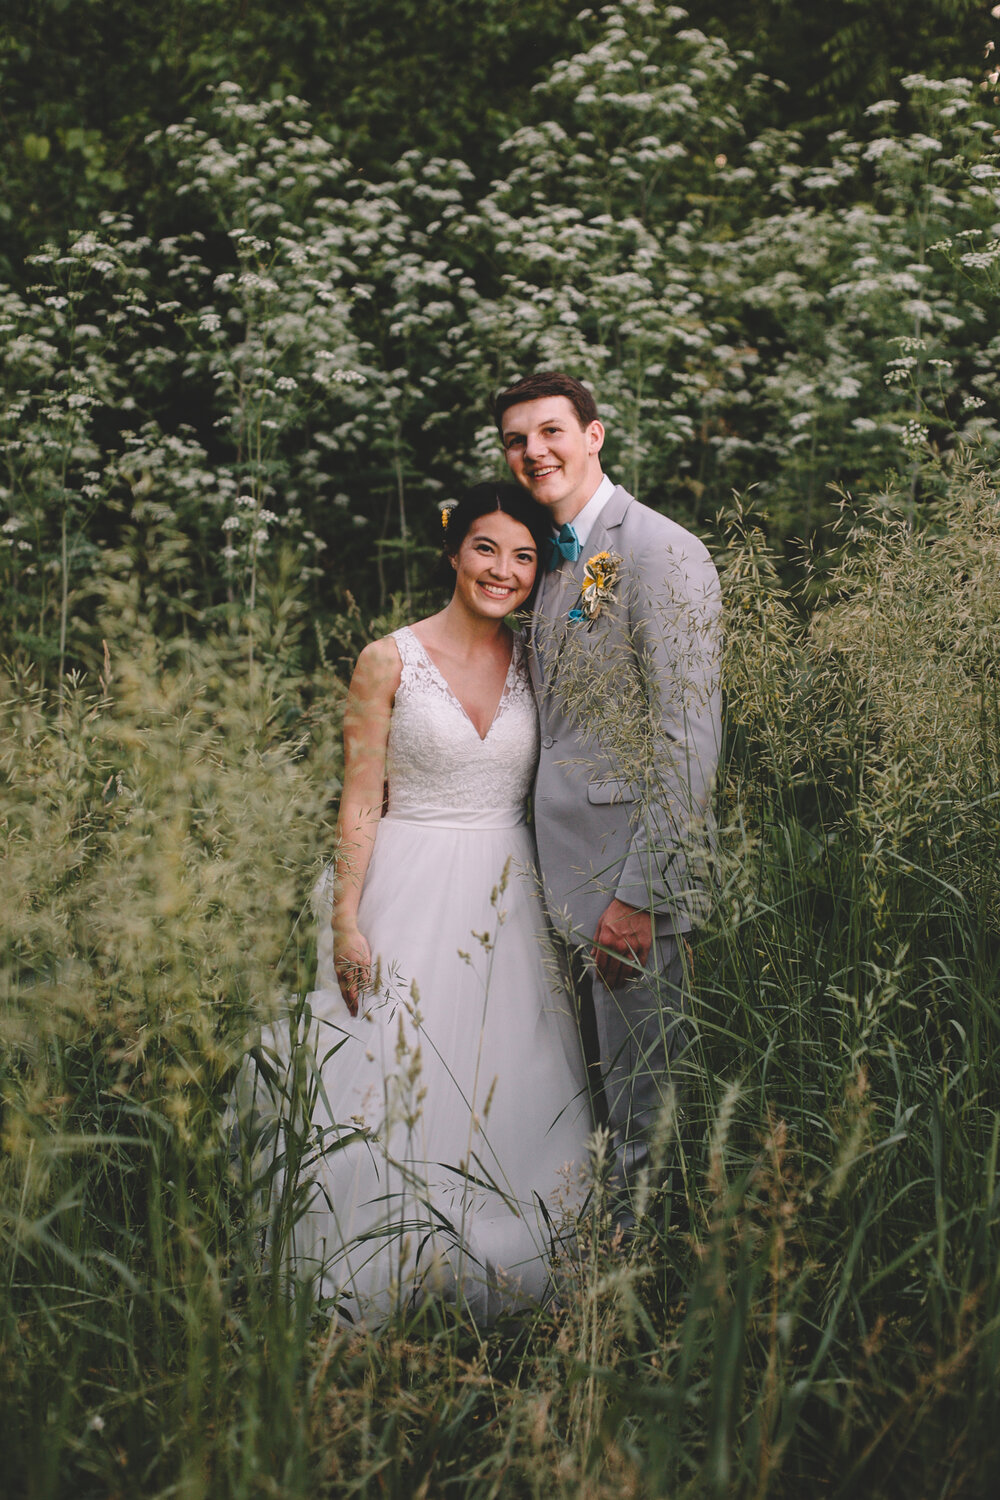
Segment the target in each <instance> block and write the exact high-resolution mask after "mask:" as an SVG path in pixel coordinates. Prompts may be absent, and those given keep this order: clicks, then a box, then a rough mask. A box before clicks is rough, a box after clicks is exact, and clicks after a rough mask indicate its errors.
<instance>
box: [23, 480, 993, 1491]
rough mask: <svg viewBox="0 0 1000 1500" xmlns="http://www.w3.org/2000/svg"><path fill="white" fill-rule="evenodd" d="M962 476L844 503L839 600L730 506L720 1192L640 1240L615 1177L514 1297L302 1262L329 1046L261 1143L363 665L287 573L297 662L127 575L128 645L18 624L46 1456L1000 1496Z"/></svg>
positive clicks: (984, 856) (559, 1481)
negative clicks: (68, 642)
mask: <svg viewBox="0 0 1000 1500" xmlns="http://www.w3.org/2000/svg"><path fill="white" fill-rule="evenodd" d="M935 483H936V485H937V488H938V496H937V499H936V501H935V502H934V505H933V507H932V514H931V515H930V516H929V519H928V521H927V523H926V524H925V525H923V526H920V527H914V526H913V525H912V524H911V523H910V522H909V521H908V519H907V517H906V515H905V507H896V506H894V504H893V500H892V497H891V496H888V495H887V496H883V497H882V498H881V500H880V503H879V505H878V506H877V507H872V508H869V509H868V510H863V509H852V508H851V507H850V506H849V505H848V503H847V502H846V501H845V509H844V512H843V525H844V537H843V546H842V548H841V552H840V555H839V557H838V559H837V561H836V563H831V568H830V571H829V574H828V581H827V584H826V586H825V591H824V598H823V599H822V601H821V602H819V603H817V604H816V605H814V606H813V608H812V609H811V610H810V611H809V612H808V613H803V612H802V611H801V610H797V609H795V608H794V607H793V601H792V600H790V599H789V597H788V596H787V594H786V593H785V591H784V589H783V587H782V585H781V583H780V581H779V578H778V575H777V570H776V567H775V559H774V558H773V556H772V555H771V553H770V552H769V549H768V546H767V543H766V541H765V539H764V536H763V533H762V532H761V530H760V528H759V526H758V525H757V524H756V522H755V520H754V517H753V515H752V513H750V512H748V511H746V510H745V509H744V508H743V507H736V508H734V510H733V511H732V512H731V514H730V516H729V518H728V531H727V536H726V541H725V545H724V546H723V547H722V548H721V549H720V556H719V561H720V565H721V567H722V570H723V578H724V587H725V591H726V617H727V645H726V684H727V735H728V740H727V750H726V763H725V774H724V776H723V778H722V781H721V785H720V789H719V799H720V809H721V811H722V815H723V838H722V845H721V850H720V857H719V864H718V869H717V903H716V909H715V913H714V915H713V917H712V920H711V922H710V925H709V926H708V928H707V929H706V930H705V931H704V933H703V934H702V935H701V937H700V940H699V942H698V944H697V948H696V952H695V959H694V966H693V973H692V976H691V986H690V988H691V1006H692V1017H693V1023H694V1026H695V1029H696V1046H695V1061H694V1062H693V1064H692V1066H691V1068H690V1075H689V1077H688V1079H687V1081H686V1083H685V1091H684V1096H683V1104H682V1107H681V1108H680V1109H679V1110H678V1111H677V1113H676V1115H674V1116H673V1117H671V1118H669V1119H665V1120H664V1122H663V1132H664V1138H663V1151H664V1158H665V1160H666V1161H667V1162H668V1163H669V1165H670V1166H671V1167H672V1169H673V1170H672V1173H671V1178H670V1181H671V1192H672V1194H673V1197H674V1200H675V1201H674V1203H673V1204H672V1206H671V1211H670V1213H669V1214H668V1217H667V1228H666V1229H665V1230H663V1231H662V1232H660V1233H659V1234H657V1235H653V1236H652V1237H649V1238H647V1239H646V1240H644V1241H642V1242H641V1243H639V1244H637V1245H635V1246H632V1247H630V1248H629V1249H628V1250H627V1252H626V1251H625V1250H623V1248H622V1247H621V1246H620V1245H619V1244H618V1243H617V1242H616V1240H615V1238H614V1235H613V1233H612V1231H611V1226H610V1223H609V1222H608V1220H607V1219H606V1217H605V1216H604V1214H603V1210H602V1206H601V1202H600V1199H599V1198H597V1199H595V1201H594V1203H593V1205H592V1208H591V1211H590V1212H589V1213H588V1215H587V1217H586V1220H585V1222H584V1223H583V1224H582V1226H581V1231H580V1240H579V1246H578V1252H577V1255H576V1257H575V1258H574V1259H573V1260H572V1262H571V1264H569V1265H568V1266H567V1267H565V1268H564V1272H563V1276H564V1288H563V1295H562V1297H561V1299H560V1302H559V1304H558V1306H556V1307H553V1308H549V1309H545V1310H541V1311H538V1312H536V1313H534V1314H532V1315H528V1316H525V1317H524V1318H523V1319H521V1320H519V1321H517V1322H516V1323H512V1324H510V1325H508V1326H500V1327H497V1328H496V1329H494V1330H492V1331H490V1332H488V1333H477V1332H476V1330H475V1329H474V1328H473V1327H472V1326H471V1325H470V1324H469V1323H468V1322H467V1321H463V1318H462V1317H461V1315H460V1314H459V1313H455V1312H454V1310H452V1311H451V1312H446V1311H445V1310H442V1309H438V1310H435V1309H434V1308H429V1309H426V1310H425V1311H424V1312H423V1313H422V1314H421V1315H420V1316H419V1317H417V1316H414V1317H413V1318H412V1320H410V1321H409V1322H407V1321H406V1320H402V1321H401V1322H400V1323H399V1325H398V1326H393V1327H392V1328H390V1329H387V1330H383V1331H382V1332H381V1333H377V1334H376V1333H358V1332H351V1331H350V1330H347V1331H345V1330H342V1329H338V1327H337V1325H336V1324H335V1323H334V1322H332V1321H331V1317H330V1313H329V1309H323V1308H321V1307H318V1306H317V1305H316V1304H315V1302H314V1299H313V1297H312V1294H311V1290H310V1287H309V1286H308V1285H295V1284H293V1283H292V1282H291V1281H290V1280H289V1279H288V1278H287V1277H286V1275H285V1274H284V1271H283V1267H282V1259H281V1254H280V1251H277V1250H275V1251H274V1253H272V1254H271V1256H270V1257H266V1258H265V1256H264V1255H263V1253H262V1247H263V1238H264V1230H265V1228H266V1229H267V1234H268V1238H269V1240H270V1243H271V1244H272V1246H280V1245H281V1244H283V1243H285V1242H286V1239H287V1234H288V1231H289V1229H290V1226H291V1225H292V1224H293V1223H294V1219H295V1215H296V1213H297V1211H298V1210H299V1208H300V1206H301V1202H302V1186H303V1182H304V1181H305V1179H306V1177H307V1170H306V1166H305V1164H306V1162H307V1159H308V1154H309V1141H308V1129H307V1125H306V1121H307V1118H308V1109H309V1100H308V1096H309V1090H310V1086H311V1085H310V1078H309V1073H308V1068H307V1067H304V1068H303V1069H302V1070H301V1071H300V1076H299V1085H300V1086H301V1091H302V1094H301V1099H299V1101H298V1113H296V1101H295V1100H292V1101H290V1108H289V1120H290V1129H289V1132H288V1134H287V1136H285V1137H283V1138H282V1139H281V1140H280V1141H278V1142H276V1143H275V1146H274V1149H273V1150H272V1151H271V1152H270V1153H268V1152H267V1151H264V1152H258V1153H257V1154H256V1155H255V1156H253V1157H252V1158H251V1155H250V1153H249V1152H246V1151H245V1152H244V1153H243V1157H242V1159H241V1158H238V1157H234V1156H233V1153H232V1144H231V1138H230V1128H229V1117H228V1115H227V1106H228V1101H229V1096H230V1090H231V1088H232V1082H233V1078H234V1074H235V1070H236V1069H237V1067H238V1066H239V1064H240V1062H241V1060H242V1058H243V1057H244V1056H245V1054H246V1052H247V1050H248V1048H250V1047H251V1046H253V1045H254V1041H255V1037H258V1034H259V1033H258V1028H259V1023H260V1020H261V1017H266V1015H267V1014H268V1011H269V1007H270V1006H271V1005H273V1003H274V1002H275V1000H276V999H277V997H278V996H279V995H281V994H286V995H287V994H290V993H294V992H299V993H301V992H303V991H304V990H305V989H307V988H308V984H309V981H310V977H311V965H312V963H313V958H314V935H313V921H312V915H311V912H310V910H309V905H308V896H309V892H310V889H311V886H312V884H313V881H314V879H315V876H316V874H317V872H318V870H319V868H320V866H321V863H322V861H323V860H324V858H325V857H326V856H327V855H328V854H329V850H330V845H331V838H332V817H333V814H334V810H335V806H336V791H337V784H338V782H337V776H338V764H339V759H338V758H339V749H338V743H337V715H338V706H339V704H340V703H341V702H342V699H343V692H344V686H343V676H342V674H341V673H340V671H339V668H338V665H337V664H336V663H330V664H327V665H324V666H318V667H317V668H316V670H315V671H314V672H312V673H311V674H310V675H308V676H306V675H304V674H302V673H301V672H300V673H296V672H295V671H294V670H293V669H292V665H291V657H290V656H289V651H290V645H291V638H292V637H294V631H291V630H289V628H288V626H287V621H285V620H283V618H282V612H281V610H280V608H274V610H273V611H272V613H271V614H270V616H267V615H266V614H265V612H263V611H262V612H261V614H260V618H259V620H258V621H257V639H256V649H255V652H254V656H253V659H252V660H251V659H250V658H249V656H248V654H247V651H246V643H245V641H243V640H242V639H241V640H237V641H236V642H235V643H231V642H227V641H226V640H225V639H224V638H219V639H216V640H214V641H212V642H198V643H194V642H191V641H187V642H184V641H183V640H179V639H175V640H172V641H158V640H156V639H154V638H151V637H150V636H148V635H147V636H144V635H143V633H142V627H141V622H140V620H139V619H138V618H137V617H136V616H135V615H134V614H130V612H129V608H128V601H127V599H122V598H116V599H114V600H109V601H108V602H109V606H110V607H111V608H112V609H113V614H114V622H115V630H114V635H113V639H110V640H109V641H108V656H107V660H106V662H105V665H104V667H103V668H102V671H101V674H100V676H99V678H98V680H96V681H94V680H92V679H90V678H89V677H86V676H83V677H81V678H80V679H79V680H77V681H73V682H71V683H69V684H67V685H66V686H65V687H64V690H63V692H62V693H61V694H60V693H58V692H57V691H55V690H54V689H42V688H40V687H39V686H38V685H37V682H35V681H34V680H33V679H32V675H31V674H30V673H29V672H27V671H24V672H21V673H15V672H14V671H13V670H12V669H11V668H10V667H8V669H7V672H6V674H5V677H4V683H3V687H4V691H3V695H2V696H3V762H2V764H3V775H4V787H5V808H4V825H3V828H4V840H5V847H4V856H5V857H4V861H3V865H2V876H0V878H2V881H3V892H2V909H3V912H4V917H5V922H4V947H3V1022H2V1025H3V1031H2V1037H0V1041H2V1057H3V1100H4V1124H3V1146H4V1153H3V1165H2V1173H3V1175H2V1195H3V1196H2V1203H3V1210H2V1212H3V1218H2V1225H3V1236H2V1255H3V1270H4V1282H5V1296H4V1312H3V1332H2V1360H3V1373H4V1379H3V1382H2V1392H3V1394H2V1396H0V1401H2V1403H3V1418H2V1430H3V1432H4V1448H5V1473H6V1479H5V1488H6V1492H7V1493H9V1494H11V1495H14V1494H19V1495H22V1494H23V1495H26V1496H32V1497H42V1496H52V1497H55V1496H63V1495H70V1494H73V1495H77V1496H82V1495H88V1496H89V1495H93V1496H98V1495H100V1496H106V1495H137V1494H142V1495H164V1496H166V1495H175V1494H181V1495H185V1496H202V1495H204V1496H216V1495H219V1496H251V1495H253V1496H256V1495H261V1496H265V1495H281V1496H289V1497H291V1496H298V1495H302V1496H305V1495H317V1494H323V1495H327V1494H328V1495H331V1496H332V1495H354V1494H358V1495H366V1496H367V1495H371V1496H375V1495H393V1496H399V1497H403V1496H407V1497H408V1496H413V1495H418V1494H419V1495H428V1496H430V1495H462V1496H470V1497H471V1496H477V1497H478V1496H487V1495H531V1496H535V1495H538V1496H541V1495H546V1496H548V1495H553V1494H558V1495H565V1496H567V1497H568V1496H578V1495H591V1496H604V1495H607V1496H612V1495H619V1494H631V1495H636V1496H645V1495H650V1496H654V1495H655V1496H661V1495H662V1496H675V1495H692V1496H694V1495H698V1496H701V1495H706V1496H708V1495H712V1496H723V1495H725V1496H732V1495H747V1496H750V1495H754V1496H764V1495H768V1496H795V1495H801V1494H802V1493H803V1492H805V1490H806V1489H807V1488H808V1489H809V1490H810V1491H812V1492H816V1493H824V1494H831V1495H834V1494H835V1495H845V1496H846V1495H865V1496H874V1495H879V1496H881V1495H885V1496H894V1495H904V1494H906V1495H928V1496H929V1495H942V1496H943V1495H948V1496H965V1495H968V1496H981V1495H985V1494H987V1493H989V1490H990V1484H991V1477H993V1476H995V1474H996V1472H997V1462H998V1457H1000V1446H998V1410H997V1407H998V1399H1000V1398H998V1382H997V1374H998V1369H1000V1272H998V1264H1000V1263H998V1255H997V1251H998V1235H1000V1186H998V1182H997V1149H998V1142H1000V1109H998V1099H1000V1093H998V1076H997V1075H998V1068H1000V1063H998V1061H997V1058H998V1046H997V1043H998V1005H997V999H998V993H1000V988H998V962H1000V943H998V936H1000V935H998V923H997V889H996V883H997V858H996V848H997V841H998V836H1000V780H998V777H1000V714H998V697H997V683H998V679H997V643H998V640H1000V582H998V580H1000V509H998V505H997V494H996V490H995V488H994V487H993V485H992V481H991V478H990V476H989V475H987V474H986V473H984V472H983V470H982V469H981V468H980V467H977V465H976V464H975V463H974V462H970V461H968V460H964V459H963V460H956V461H955V462H954V463H953V464H951V465H950V466H948V467H946V468H943V469H939V470H938V472H937V473H936V475H929V476H928V477H927V485H928V487H931V486H932V485H933V484H935ZM388 623H391V621H386V620H385V619H383V620H381V621H379V620H373V621H371V622H370V624H371V629H372V631H373V632H375V633H377V632H379V631H381V630H383V629H384V628H386V625H387V624H388ZM349 625H350V626H351V627H352V628H353V629H354V630H357V629H358V628H360V627H359V625H358V622H357V621H356V620H355V621H353V622H352V621H345V622H344V629H345V633H346V632H347V628H348V626H349ZM108 628H109V629H110V628H111V627H110V623H109V626H108ZM296 1119H298V1121H299V1128H298V1129H296V1126H295V1122H296ZM279 1167H280V1171H278V1168H279ZM276 1172H277V1175H275V1174H276Z"/></svg>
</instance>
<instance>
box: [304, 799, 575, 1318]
mask: <svg viewBox="0 0 1000 1500" xmlns="http://www.w3.org/2000/svg"><path fill="white" fill-rule="evenodd" d="M487 823H488V820H487ZM331 895H332V892H330V891H329V889H328V890H327V893H326V900H325V902H321V905H322V906H325V911H322V912H321V913H320V950H319V971H318V975H317V985H318V988H317V989H316V990H315V991H313V992H312V993H311V994H310V995H309V996H308V997H307V1003H308V1006H309V1007H310V1009H311V1028H312V1031H311V1041H312V1047H311V1054H312V1055H314V1056H315V1059H316V1063H317V1066H316V1071H315V1079H314V1088H313V1100H312V1104H311V1111H312V1125H313V1128H314V1132H315V1140H316V1143H317V1149H316V1152H315V1158H314V1161H313V1164H312V1167H311V1181H312V1186H311V1189H310V1191H311V1200H310V1203H309V1207H308V1209H307V1211H306V1212H305V1213H304V1214H303V1215H302V1216H301V1217H300V1218H299V1220H298V1223H297V1226H296V1229H295V1235H294V1252H293V1253H294V1258H295V1260H296V1263H297V1264H298V1266H299V1267H300V1268H301V1269H304V1270H311V1271H312V1272H314V1273H315V1274H316V1275H318V1277H319V1281H320V1286H321V1289H322V1291H323V1293H324V1294H325V1295H326V1296H328V1297H330V1298H331V1299H333V1301H334V1302H335V1304H336V1306H337V1309H338V1311H339V1313H340V1314H341V1316H343V1317H344V1318H346V1319H349V1320H357V1321H363V1322H366V1323H369V1324H371V1323H375V1322H379V1321H381V1320H383V1319H384V1318H385V1317H386V1316H388V1315H389V1314H390V1313H391V1312H392V1311H393V1309H394V1308H396V1307H399V1306H403V1305H413V1304H415V1303H418V1302H420V1301H421V1300H422V1299H424V1298H425V1297H427V1296H434V1297H439V1298H444V1299H450V1300H455V1301H456V1302H459V1303H461V1304H462V1305H464V1306H465V1307H466V1308H467V1309H468V1311H469V1312H471V1314H472V1315H473V1316H474V1317H475V1318H476V1319H477V1321H478V1322H480V1323H488V1322H490V1321H491V1320H492V1319H493V1318H495V1317H496V1316H497V1315H498V1314H499V1313H500V1312H501V1311H504V1310H512V1309H516V1308H517V1307H519V1306H522V1305H525V1304H529V1303H532V1302H537V1301H539V1300H541V1299H543V1298H544V1296H545V1295H546V1291H547V1288H548V1286H549V1284H550V1275H551V1267H552V1260H553V1255H554V1253H555V1250H556V1247H557V1245H558V1244H559V1243H560V1241H561V1240H562V1239H563V1237H564V1236H566V1235H567V1233H569V1232H571V1229H570V1226H571V1223H572V1217H573V1214H574V1211H575V1210H576V1209H577V1208H578V1207H579V1203H580V1201H581V1198H582V1195H583V1193H584V1191H585V1186H586V1162H587V1150H586V1144H585V1142H586V1138H587V1135H588V1133H589V1130H590V1116H589V1108H588V1104H587V1097H586V1088H585V1082H584V1069H583V1062H582V1056H581V1050H580V1042H579V1036H578V1030H577V1025H576V1022H575V1019H574V1016H573V1013H572V1007H571V1002H570V1000H569V998H568V996H567V993H566V990H565V988H564V986H563V984H562V981H561V977H560V974H559V972H558V969H557V966H556V962H555V958H554V955H553V953H552V951H551V948H550V946H549V942H548V938H547V935H546V929H545V921H544V916H543V911H542V906H541V901H540V898H539V895H538V890H537V875H536V872H535V866H534V849H533V844H532V840H531V835H530V832H529V830H528V829H527V828H526V827H525V826H524V825H523V824H519V825H517V826H506V827H499V828H497V827H491V826H482V824H478V823H477V824H476V825H474V826H447V827H442V826H435V825H434V824H428V823H427V822H423V821H407V820H406V819H405V818H399V817H393V816H391V815H390V816H389V817H387V818H385V819H383V821H382V823H381V824H380V825H379V829H378V834H377V837H376V842H375V847H374V850H373V853H372V859H371V863H370V865H369V869H368V873H367V877H366V880H365V885H364V891H363V895H362V899H361V904H360V908H359V919H358V926H359V928H360V930H361V931H362V932H363V933H364V934H365V936H366V937H367V938H368V941H369V943H370V945H371V949H372V954H373V957H374V973H373V983H372V987H371V990H370V991H369V993H368V994H366V996H365V997H364V999H363V1002H362V1005H361V1008H360V1013H359V1015H358V1016H357V1017H352V1016H351V1015H350V1013H349V1012H348V1010H347V1007H346V1005H345V1004H344V1001H343V999H342V997H341V995H340V991H339V989H338V987H337V985H336V981H335V978H334V975H333V962H332V957H333V955H332V943H331V941H330V939H329V936H328V928H329V909H330V907H329V902H330V897H331Z"/></svg>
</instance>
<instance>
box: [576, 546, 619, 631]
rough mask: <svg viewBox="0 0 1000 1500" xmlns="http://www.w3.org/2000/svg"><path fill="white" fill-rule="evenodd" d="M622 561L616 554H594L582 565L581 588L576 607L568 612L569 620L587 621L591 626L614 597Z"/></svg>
mask: <svg viewBox="0 0 1000 1500" xmlns="http://www.w3.org/2000/svg"><path fill="white" fill-rule="evenodd" d="M621 571H622V559H621V558H620V557H619V556H618V553H617V552H595V554H594V556H593V557H588V558H587V561H586V562H585V563H584V565H583V586H582V588H581V589H580V597H579V599H578V600H577V602H576V605H575V607H574V608H573V609H571V610H570V612H569V617H570V619H571V620H588V621H589V622H590V624H591V625H593V623H594V621H595V620H596V619H597V617H598V615H599V614H600V613H601V610H602V609H603V608H604V606H605V605H606V604H608V603H610V601H611V600H612V599H613V598H614V597H615V588H616V586H617V583H618V580H619V578H620V577H621Z"/></svg>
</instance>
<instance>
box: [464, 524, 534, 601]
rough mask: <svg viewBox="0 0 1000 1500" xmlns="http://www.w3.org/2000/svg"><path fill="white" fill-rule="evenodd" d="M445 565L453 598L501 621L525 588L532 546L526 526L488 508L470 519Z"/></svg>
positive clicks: (531, 568)
mask: <svg viewBox="0 0 1000 1500" xmlns="http://www.w3.org/2000/svg"><path fill="white" fill-rule="evenodd" d="M451 565H452V567H453V568H454V569H455V598H456V600H458V601H459V602H461V603H462V604H464V605H465V607H466V608H467V609H469V610H471V611H472V613H473V614H477V615H485V616H487V618H489V619H491V620H502V619H503V617H504V615H509V614H510V613H511V611H512V610H515V609H519V608H520V607H521V605H522V604H523V603H524V601H525V599H527V597H528V595H529V594H530V593H531V585H532V584H533V583H534V581H535V570H536V568H537V566H538V549H537V548H536V546H535V539H534V537H533V536H532V535H531V532H530V531H529V530H528V528H527V526H522V524H521V522H520V521H515V520H514V518H513V516H508V515H506V514H505V513H504V512H503V511H502V510H495V511H489V512H488V513H487V514H486V515H485V516H477V517H476V519H475V520H474V521H473V523H472V525H471V526H470V527H469V529H468V531H467V532H466V534H465V536H464V537H463V538H462V544H461V546H460V547H459V549H458V552H457V554H456V555H455V556H454V557H453V558H452V559H451Z"/></svg>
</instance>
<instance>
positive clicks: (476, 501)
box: [444, 479, 552, 571]
mask: <svg viewBox="0 0 1000 1500" xmlns="http://www.w3.org/2000/svg"><path fill="white" fill-rule="evenodd" d="M496 510H500V511H503V513H504V515H505V516H510V518H511V520H512V521H520V523H521V525H522V526H525V527H527V529H528V530H529V531H530V532H531V537H532V540H533V542H534V544H535V546H536V547H537V548H538V563H539V566H540V567H544V565H545V551H546V543H547V541H548V539H549V537H551V535H552V519H551V517H550V515H549V513H548V511H547V510H546V509H545V506H544V505H539V504H538V501H537V500H532V498H531V496H530V495H529V494H528V493H527V491H526V490H522V488H521V486H520V485H519V484H502V483H499V482H495V481H494V480H491V479H487V480H485V481H484V482H483V483H482V484H475V485H473V486H472V489H471V490H466V492H465V494H464V495H463V496H462V498H461V500H460V501H459V502H458V504H457V505H453V506H452V508H451V509H450V510H449V511H446V512H444V514H445V515H446V516H447V525H446V527H445V533H444V550H445V552H446V554H447V555H448V557H455V556H457V554H458V549H459V547H461V545H462V543H463V541H464V540H465V537H466V535H467V534H468V531H469V528H470V527H471V525H472V523H473V521H478V520H479V517H480V516H486V515H489V514H491V512H493V511H496ZM449 571H450V570H449Z"/></svg>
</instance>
